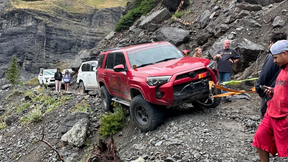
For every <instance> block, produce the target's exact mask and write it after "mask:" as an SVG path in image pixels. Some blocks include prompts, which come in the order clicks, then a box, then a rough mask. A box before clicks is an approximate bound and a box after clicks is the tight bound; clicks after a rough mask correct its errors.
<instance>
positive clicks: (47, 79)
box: [38, 68, 57, 86]
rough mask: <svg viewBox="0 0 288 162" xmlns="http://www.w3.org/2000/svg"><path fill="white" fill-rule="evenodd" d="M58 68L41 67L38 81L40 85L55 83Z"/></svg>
mask: <svg viewBox="0 0 288 162" xmlns="http://www.w3.org/2000/svg"><path fill="white" fill-rule="evenodd" d="M56 71H57V69H44V68H40V73H39V75H38V83H39V85H41V86H42V85H48V86H50V85H55V78H54V74H55V73H56Z"/></svg>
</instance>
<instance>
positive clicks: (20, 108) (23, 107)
mask: <svg viewBox="0 0 288 162" xmlns="http://www.w3.org/2000/svg"><path fill="white" fill-rule="evenodd" d="M30 106H31V103H30V102H27V103H23V104H20V105H19V106H17V108H16V112H20V111H22V110H25V109H27V108H29V107H30Z"/></svg>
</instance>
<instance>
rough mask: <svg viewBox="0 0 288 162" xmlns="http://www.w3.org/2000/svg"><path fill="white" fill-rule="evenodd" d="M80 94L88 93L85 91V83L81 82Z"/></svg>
mask: <svg viewBox="0 0 288 162" xmlns="http://www.w3.org/2000/svg"><path fill="white" fill-rule="evenodd" d="M79 92H80V94H81V95H83V94H84V93H86V92H87V91H86V90H85V86H84V83H83V82H80V85H79Z"/></svg>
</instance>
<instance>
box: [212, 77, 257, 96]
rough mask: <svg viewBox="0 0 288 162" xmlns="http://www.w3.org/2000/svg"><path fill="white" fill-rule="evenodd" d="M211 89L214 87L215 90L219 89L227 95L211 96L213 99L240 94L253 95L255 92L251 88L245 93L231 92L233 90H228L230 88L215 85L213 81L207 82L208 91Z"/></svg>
mask: <svg viewBox="0 0 288 162" xmlns="http://www.w3.org/2000/svg"><path fill="white" fill-rule="evenodd" d="M213 87H215V88H217V89H221V90H224V91H227V93H222V94H218V95H214V96H211V97H213V98H216V97H226V96H233V95H237V94H241V93H254V92H256V90H255V87H253V88H251V90H248V91H246V90H233V89H230V88H225V87H223V86H220V85H215V84H214V82H213V81H209V89H210V91H212V88H213Z"/></svg>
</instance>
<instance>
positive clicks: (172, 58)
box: [155, 57, 176, 63]
mask: <svg viewBox="0 0 288 162" xmlns="http://www.w3.org/2000/svg"><path fill="white" fill-rule="evenodd" d="M174 59H176V57H171V58H166V59H164V60H160V61H157V62H155V63H159V62H164V61H168V60H174Z"/></svg>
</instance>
